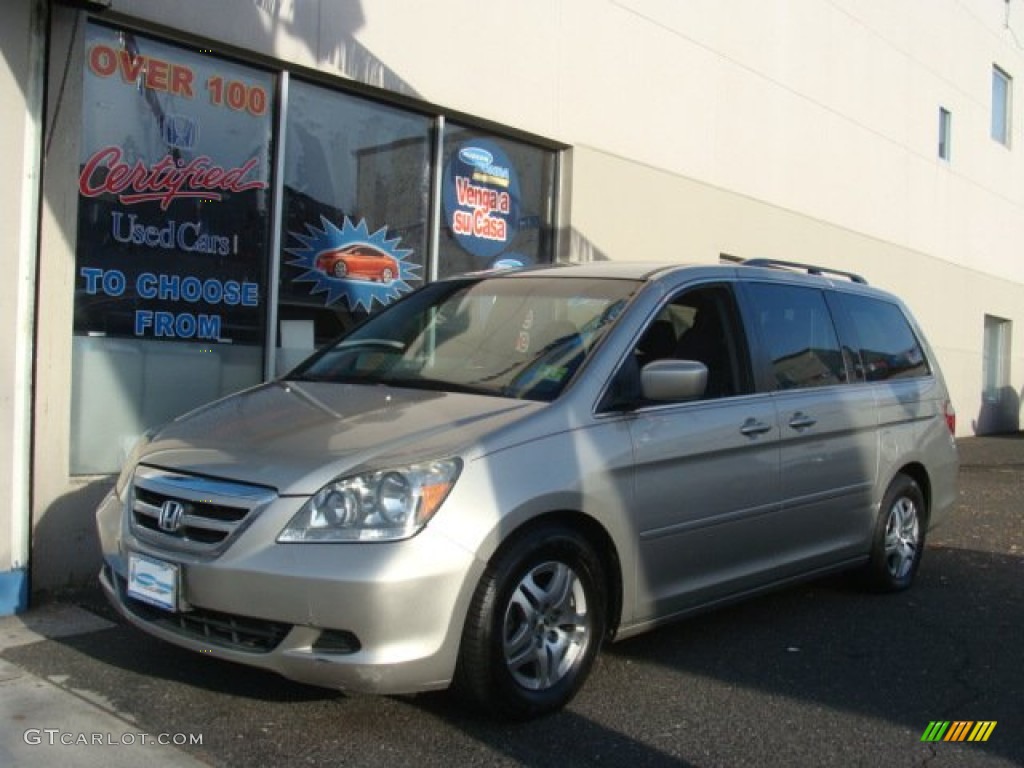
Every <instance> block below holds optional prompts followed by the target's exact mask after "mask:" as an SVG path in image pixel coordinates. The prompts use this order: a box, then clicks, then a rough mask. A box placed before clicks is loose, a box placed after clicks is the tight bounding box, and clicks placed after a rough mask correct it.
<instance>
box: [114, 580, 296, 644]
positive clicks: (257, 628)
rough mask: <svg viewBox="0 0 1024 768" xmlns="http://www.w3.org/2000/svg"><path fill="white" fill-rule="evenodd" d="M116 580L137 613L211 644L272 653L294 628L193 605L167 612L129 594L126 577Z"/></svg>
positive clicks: (147, 620)
mask: <svg viewBox="0 0 1024 768" xmlns="http://www.w3.org/2000/svg"><path fill="white" fill-rule="evenodd" d="M117 581H118V587H119V591H120V592H121V597H122V600H123V601H124V604H125V606H126V607H127V608H128V610H129V611H131V612H132V614H134V615H135V616H136V617H138V618H139V619H142V620H143V621H145V622H146V623H148V624H154V625H156V626H158V627H161V628H163V629H167V630H170V631H171V632H174V633H176V634H179V635H183V636H185V637H188V638H190V639H192V640H198V641H200V642H204V643H209V644H210V645H216V646H220V647H222V648H231V649H232V650H236V651H245V652H247V653H270V652H271V651H272V650H274V649H275V648H277V646H278V645H280V643H281V641H282V640H284V638H285V636H286V635H287V634H288V633H289V632H290V631H291V629H292V625H291V624H282V623H281V622H277V621H266V620H264V619H254V618H252V617H250V616H238V615H235V614H231V613H221V612H220V611H208V610H206V609H203V608H194V609H192V610H190V611H188V612H186V613H168V612H167V611H163V610H161V609H159V608H155V607H153V606H151V605H149V604H148V603H144V602H142V601H140V600H135V599H134V598H132V597H129V596H128V595H127V594H126V582H125V580H124V579H123V578H122V577H120V576H118V577H117Z"/></svg>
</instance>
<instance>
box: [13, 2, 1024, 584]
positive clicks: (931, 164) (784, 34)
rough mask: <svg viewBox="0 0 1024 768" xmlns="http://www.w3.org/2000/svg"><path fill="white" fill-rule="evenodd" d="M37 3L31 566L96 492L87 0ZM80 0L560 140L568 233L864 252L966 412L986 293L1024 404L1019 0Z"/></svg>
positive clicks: (16, 31)
mask: <svg viewBox="0 0 1024 768" xmlns="http://www.w3.org/2000/svg"><path fill="white" fill-rule="evenodd" d="M29 7H31V3H30V0H15V2H14V4H13V9H12V8H8V10H7V11H5V17H4V25H3V30H0V36H2V37H5V38H10V37H12V36H13V38H15V39H13V42H12V41H10V40H6V39H5V40H4V45H3V51H4V56H5V61H4V66H5V67H6V69H4V70H3V71H0V96H3V97H4V98H5V103H11V102H10V101H9V99H8V97H10V98H11V99H15V100H16V103H17V104H19V105H20V104H21V103H22V101H23V100H25V99H27V95H26V94H25V93H24V89H23V88H22V87H21V85H20V84H21V82H22V77H23V74H22V73H21V72H19V71H15V67H14V65H12V63H11V61H10V60H9V58H10V56H11V55H13V52H15V51H17V50H18V42H19V41H18V39H17V38H18V36H19V35H21V36H22V37H24V31H25V29H26V24H27V22H26V19H27V10H25V9H27V8H29ZM52 13H53V17H54V21H53V25H52V27H51V29H52V32H51V39H50V60H49V65H50V68H49V78H50V80H49V83H48V90H47V93H48V96H49V103H48V105H47V111H46V114H47V121H48V122H47V125H46V137H47V139H46V148H45V152H46V169H47V173H46V177H45V182H44V186H43V191H44V197H43V203H42V208H41V212H40V216H41V244H40V250H39V252H40V254H41V258H40V266H39V274H38V289H39V292H40V296H41V297H42V298H41V302H40V308H39V309H40V311H39V320H38V325H37V327H36V349H35V360H36V366H37V367H36V371H37V376H36V379H35V383H36V390H35V406H34V412H33V413H34V418H35V431H34V439H35V442H34V446H35V453H34V462H35V463H34V466H35V471H34V475H33V493H34V500H33V549H34V550H39V551H48V552H54V551H65V552H68V553H70V554H69V558H68V559H67V561H61V560H57V559H54V558H52V557H51V558H48V559H45V560H41V559H39V558H36V559H35V560H34V561H33V571H34V576H35V577H36V578H37V580H38V584H39V585H40V586H53V585H59V584H60V583H62V582H63V581H67V580H72V581H73V580H75V579H80V578H87V577H89V576H91V575H92V574H91V570H92V569H93V568H94V565H95V564H96V563H97V562H98V560H96V559H95V558H97V557H98V553H97V552H96V551H95V539H94V534H93V533H92V531H91V528H92V514H91V512H92V509H93V508H94V506H95V502H96V501H97V500H98V497H99V495H101V494H102V493H103V492H104V491H105V489H106V488H107V487H109V483H110V480H109V478H70V477H69V476H68V474H67V467H68V444H69V422H70V402H69V397H70V390H71V387H70V377H71V371H70V364H69V360H70V358H71V354H70V349H71V326H72V317H71V313H72V307H73V291H74V277H75V275H74V251H73V246H74V235H75V226H76V211H77V187H76V185H75V169H76V165H77V162H78V153H77V140H78V139H77V131H78V127H77V126H78V125H79V121H80V114H81V93H80V90H81V62H82V51H81V40H82V34H83V31H82V30H83V27H82V26H81V25H83V24H84V23H85V14H83V13H81V12H80V11H75V10H72V9H70V8H69V7H66V6H62V5H54V6H53V7H52ZM95 18H98V19H107V20H109V21H110V22H111V23H126V24H129V25H137V26H139V27H140V28H141V29H143V30H149V31H152V32H154V33H157V34H161V33H162V34H165V35H168V36H169V37H170V38H171V39H177V40H179V41H182V42H184V43H186V44H194V45H197V46H200V47H205V46H209V47H211V48H214V49H215V50H217V51H219V52H226V53H235V54H237V55H239V56H240V57H241V58H243V59H245V60H255V61H257V62H262V63H264V64H266V65H267V66H268V67H270V68H271V69H281V68H289V69H292V70H293V71H299V72H301V70H302V69H309V70H319V71H321V72H323V73H325V74H328V75H330V76H336V77H338V78H341V79H349V80H352V81H357V82H359V83H364V84H367V85H370V86H374V87H379V88H383V89H386V90H387V91H390V92H391V93H393V94H397V95H398V96H400V97H408V98H409V99H411V100H415V102H417V103H424V102H425V103H427V104H437V105H441V106H443V107H445V108H446V109H451V110H456V111H461V112H464V113H466V114H467V115H470V116H472V117H474V118H476V119H484V120H490V121H493V122H495V123H496V124H498V125H501V126H507V127H511V128H515V129H518V130H521V131H525V132H529V133H533V134H536V135H539V136H543V137H545V138H547V139H551V140H553V141H558V142H562V143H564V144H566V145H568V146H570V147H572V149H571V151H570V152H568V153H567V157H566V169H567V172H566V179H565V187H566V191H567V192H566V198H565V200H563V206H562V207H563V209H564V210H565V211H566V212H567V214H568V215H567V220H566V221H565V222H563V223H564V225H565V235H566V236H565V237H564V238H563V240H564V245H563V247H564V250H565V252H566V253H567V254H568V255H569V256H570V257H572V258H577V259H590V258H609V259H643V260H649V259H661V258H668V259H672V260H681V261H705V262H707V261H715V260H717V259H718V257H719V255H720V254H723V253H725V254H730V255H733V256H738V257H743V258H746V257H774V258H780V259H787V260H797V261H810V262H817V263H821V264H824V265H826V266H832V267H835V268H840V269H848V270H852V271H855V272H860V273H862V274H863V275H865V276H866V277H867V279H868V280H869V282H871V283H873V284H876V285H879V286H881V287H884V288H888V289H892V290H894V291H896V292H898V293H899V294H900V295H901V296H903V297H904V298H905V300H906V301H907V303H908V304H909V305H910V306H911V308H912V309H913V310H914V312H915V313H916V315H917V316H918V319H919V320H920V321H921V323H922V325H923V326H924V327H925V329H926V331H927V333H928V336H929V338H930V340H931V342H932V345H933V346H934V347H935V348H936V349H937V351H938V354H939V357H940V361H941V363H942V366H943V369H944V371H945V374H946V377H947V379H948V381H949V384H950V387H951V392H952V395H953V399H954V404H955V406H956V408H957V411H958V414H959V433H960V434H961V435H968V434H972V433H973V432H974V427H975V425H976V424H978V423H979V420H980V419H981V418H982V416H983V410H984V408H985V407H986V405H985V403H984V401H983V398H982V383H983V362H984V360H983V345H982V342H983V332H984V331H983V329H984V321H985V316H986V315H992V316H996V317H1000V318H1004V319H1006V320H1009V321H1011V323H1012V325H1013V333H1012V347H1011V353H1010V361H1009V362H1010V382H1009V388H1008V389H1009V390H1011V391H1012V393H1013V396H1014V398H1015V399H1016V405H1015V406H1014V408H1013V413H1012V414H1011V415H1012V418H1011V419H1010V421H1009V422H1008V423H1011V424H1012V423H1014V421H1015V420H1016V419H1018V418H1019V395H1020V393H1021V390H1022V388H1024V260H1022V259H1021V258H1019V257H1018V255H1017V253H1016V251H1017V250H1018V249H1019V247H1020V246H1019V245H1018V244H1019V243H1022V242H1024V167H1022V163H1024V160H1022V152H1024V141H1022V140H1021V132H1020V130H1019V123H1020V121H1019V120H1018V121H1017V122H1016V123H1015V124H1014V125H1013V129H1012V138H1011V142H1010V146H1009V147H1007V146H1004V145H1002V144H1000V143H998V142H996V141H993V140H992V139H991V138H990V136H989V124H990V118H991V76H992V67H993V66H994V65H997V66H999V67H1000V68H1002V69H1003V70H1005V71H1006V72H1008V73H1009V74H1010V75H1016V76H1017V77H1018V78H1020V79H1021V81H1022V82H1024V52H1022V50H1021V48H1019V47H1018V46H1017V44H1016V40H1017V39H1018V38H1020V39H1024V3H1021V2H1018V0H1011V2H1009V3H1006V2H1005V1H1004V0H970V2H963V0H905V2H899V3H892V2H881V1H876V0H830V2H827V3H823V2H820V0H737V1H736V2H731V3H721V2H720V1H719V0H686V2H680V1H679V0H518V1H517V2H514V3H492V4H486V5H482V4H481V3H480V2H479V1H478V0H439V2H434V3H411V2H408V0H219V2H217V3H215V4H212V3H210V2H209V0H176V2H167V0H111V2H110V9H109V10H107V11H105V12H103V13H99V14H97V15H96V17H95ZM9 51H10V52H12V53H10V54H9ZM1015 85H1018V84H1017V83H1015ZM18 100H22V101H18ZM1018 101H1020V100H1019V99H1018ZM940 107H943V108H945V109H948V110H949V111H950V112H951V114H952V154H951V159H950V160H949V161H946V160H943V159H940V158H939V157H938V151H937V147H938V115H939V108H940ZM16 111H18V112H19V113H20V109H19V110H16ZM1017 111H1018V112H1019V109H1018V110H1017ZM26 130H28V129H27V128H26V127H25V126H24V125H22V124H21V122H20V121H18V120H13V121H3V124H2V125H0V131H3V132H4V134H3V135H2V138H3V139H4V141H5V145H6V146H14V147H18V148H19V151H20V148H21V147H23V146H26V141H25V131H26ZM8 134H10V135H8ZM20 162H21V165H19V168H21V170H19V171H17V174H18V178H19V183H18V184H16V185H9V184H7V183H6V180H7V173H6V171H5V175H4V178H5V184H3V185H0V203H2V205H0V217H3V218H2V221H3V223H4V227H2V230H3V231H2V232H0V238H3V240H2V243H3V245H4V246H5V249H4V251H5V252H8V253H10V252H13V250H12V249H17V248H23V247H24V242H23V239H24V237H25V231H26V230H25V229H24V228H22V229H20V230H19V228H18V226H15V227H14V228H13V229H12V228H11V227H10V226H9V222H10V221H11V220H12V219H11V217H12V216H14V214H13V213H12V211H16V210H22V208H21V207H19V206H21V205H22V204H23V201H24V199H25V197H24V196H25V195H26V191H25V189H26V188H27V189H29V190H31V186H30V185H31V183H32V180H31V179H29V178H27V177H26V171H25V168H26V167H27V166H26V165H25V161H24V160H22V161H20ZM26 185H28V186H26ZM12 187H13V188H12ZM28 194H30V192H29V193H28ZM14 233H17V234H14ZM19 252H20V251H19ZM19 264H21V262H19ZM23 274H24V272H21V273H19V275H23ZM14 282H15V281H4V282H0V291H3V294H2V303H0V317H2V319H3V320H4V321H5V324H7V325H8V326H9V325H10V323H11V322H14V321H16V319H17V318H18V317H23V316H24V311H25V307H26V303H25V301H24V300H23V299H13V298H12V297H13V295H14V294H11V291H13V290H15V289H14ZM8 294H10V296H9V295H8ZM19 312H21V313H22V314H21V315H19V314H18V313H19ZM19 344H20V346H19ZM25 349H26V348H25V346H24V341H22V342H15V341H14V340H12V339H3V338H0V377H3V378H2V380H0V439H2V440H4V441H6V442H4V443H2V444H0V487H2V488H3V492H4V493H5V494H8V492H9V489H11V490H10V493H15V494H17V493H20V492H18V491H15V490H13V486H10V485H9V484H8V483H6V482H4V481H6V480H7V479H8V478H9V477H16V476H17V474H18V472H21V471H22V470H21V469H19V466H20V465H18V461H19V459H18V455H19V453H18V451H19V450H21V446H22V444H21V443H19V442H18V441H19V439H20V438H18V437H17V434H18V430H19V429H23V425H24V423H25V420H26V419H27V418H28V415H29V411H28V409H22V408H21V407H19V406H18V405H17V404H16V402H15V400H16V399H17V398H18V397H24V390H23V389H21V388H19V387H20V384H19V383H18V382H20V381H22V380H23V378H19V375H20V374H18V373H16V372H15V370H21V369H17V368H16V366H15V368H12V367H9V366H8V365H7V364H8V362H11V363H12V364H13V363H14V362H16V361H18V360H21V361H22V363H23V361H24V353H25ZM19 393H21V394H19ZM12 397H13V398H15V400H11V398H12ZM1010 405H1011V406H1013V403H1010ZM19 419H21V421H20V422H19V421H18V420H19ZM19 424H20V425H22V426H19ZM9 427H10V429H9ZM11 430H13V431H11ZM9 435H14V437H9ZM19 498H20V497H19ZM14 517H17V516H16V514H15V515H12V513H11V512H9V511H8V505H7V502H6V501H4V502H3V503H0V531H4V532H6V531H7V530H10V529H12V527H16V526H15V523H14V522H13V518H14ZM7 540H8V539H7V537H6V535H0V572H2V571H3V570H4V567H5V566H6V564H7V563H9V562H10V561H11V560H12V554H11V552H10V551H9V545H5V542H6V541H7ZM5 546H7V547H8V548H5Z"/></svg>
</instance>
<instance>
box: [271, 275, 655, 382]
mask: <svg viewBox="0 0 1024 768" xmlns="http://www.w3.org/2000/svg"><path fill="white" fill-rule="evenodd" d="M636 287H637V283H635V282H633V281H629V280H602V279H587V278H579V279H577V278H557V277H545V276H543V275H537V276H532V275H531V276H525V275H520V276H504V277H497V276H495V277H490V278H482V279H481V278H472V279H471V278H467V279H464V280H452V281H444V282H440V283H433V284H431V285H428V286H426V287H424V288H422V289H420V290H419V291H416V292H415V293H413V294H410V295H409V296H408V297H407V298H405V299H403V300H402V301H399V302H398V303H396V304H393V305H392V306H391V307H389V308H388V309H387V310H385V311H383V312H381V313H380V314H378V315H375V316H374V317H371V318H370V319H369V320H367V321H366V322H365V323H363V324H362V325H360V326H359V327H358V328H356V329H355V330H353V331H352V332H351V333H350V334H348V335H347V336H345V337H343V338H342V339H341V340H339V341H337V342H335V343H334V344H332V345H331V346H329V347H327V348H325V349H324V350H322V351H321V352H319V353H318V354H317V355H315V356H313V357H312V358H310V359H309V360H308V361H306V362H305V363H303V364H302V365H301V366H299V368H297V369H296V370H295V371H294V372H293V373H292V374H290V375H289V377H288V378H289V379H292V380H302V381H332V382H350V383H352V382H355V383H366V384H389V385H392V386H398V387H412V388H418V389H436V390H443V391H456V392H475V393H479V394H485V395H495V396H500V397H515V398H522V399H529V400H553V399H554V398H556V397H558V395H559V394H560V393H561V391H562V389H563V388H564V387H565V385H566V384H567V383H568V382H569V380H570V379H571V378H572V377H573V375H574V374H575V372H576V371H577V370H578V369H579V367H580V366H581V365H582V364H583V362H584V360H585V359H586V357H587V355H588V354H589V353H590V350H592V349H593V347H594V345H595V344H596V343H597V341H598V339H599V338H600V337H601V336H602V335H603V334H604V332H605V331H606V330H607V328H608V327H609V325H610V324H611V323H612V322H613V321H614V320H615V318H616V317H617V316H618V315H619V312H620V311H621V309H622V307H623V306H624V305H625V303H626V301H627V299H628V298H629V296H631V295H632V293H633V292H634V291H635V289H636Z"/></svg>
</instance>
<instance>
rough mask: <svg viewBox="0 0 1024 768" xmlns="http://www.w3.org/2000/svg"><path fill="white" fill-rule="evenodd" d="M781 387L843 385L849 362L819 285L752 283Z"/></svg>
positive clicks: (763, 333) (764, 339)
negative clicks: (843, 351) (805, 286)
mask: <svg viewBox="0 0 1024 768" xmlns="http://www.w3.org/2000/svg"><path fill="white" fill-rule="evenodd" d="M748 290H749V292H750V296H751V298H752V300H753V303H754V308H755V311H756V313H757V314H756V320H757V325H758V327H759V329H760V332H761V340H762V342H763V343H764V345H765V349H766V350H767V353H768V356H769V360H770V364H771V369H772V375H773V377H774V382H775V386H776V388H777V389H797V388H802V387H827V386H831V385H834V384H843V383H845V382H846V381H847V380H848V379H847V373H846V366H845V364H844V362H843V355H842V352H841V351H840V348H839V339H838V338H837V336H836V329H835V325H834V324H833V322H832V315H831V313H830V312H829V311H828V305H827V304H826V303H825V296H824V295H823V294H822V292H821V291H819V290H818V289H816V288H804V287H801V286H794V285H776V284H773V283H751V284H749V286H748Z"/></svg>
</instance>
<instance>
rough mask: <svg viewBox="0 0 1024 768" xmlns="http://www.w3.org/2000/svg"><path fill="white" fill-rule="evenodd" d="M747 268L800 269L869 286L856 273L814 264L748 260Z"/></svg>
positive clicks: (775, 260)
mask: <svg viewBox="0 0 1024 768" xmlns="http://www.w3.org/2000/svg"><path fill="white" fill-rule="evenodd" d="M743 266H745V267H768V268H769V269H799V270H803V271H805V272H806V273H807V274H808V275H838V276H840V277H845V278H847V279H848V280H850V281H852V282H854V283H863V284H864V285H867V283H868V281H867V280H865V279H864V278H863V277H861V276H860V275H858V274H856V273H854V272H846V271H844V270H841V269H831V268H829V267H818V266H815V265H814V264H801V263H799V262H796V261H779V260H778V259H747V260H746V261H744V262H743Z"/></svg>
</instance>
